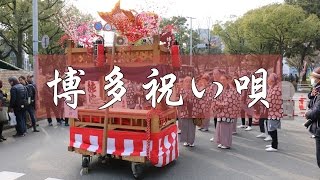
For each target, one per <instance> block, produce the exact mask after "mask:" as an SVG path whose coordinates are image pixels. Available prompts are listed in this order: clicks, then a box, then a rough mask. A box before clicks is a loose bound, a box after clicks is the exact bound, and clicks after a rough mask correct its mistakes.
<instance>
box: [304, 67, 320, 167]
mask: <svg viewBox="0 0 320 180" xmlns="http://www.w3.org/2000/svg"><path fill="white" fill-rule="evenodd" d="M310 80H311V85H312V87H313V90H312V92H311V93H310V95H311V96H310V97H309V98H310V103H309V105H308V107H309V110H308V111H307V112H306V114H305V117H306V119H307V122H306V123H305V124H304V126H305V127H306V128H309V131H310V132H311V133H312V134H314V135H315V140H316V157H317V163H318V167H319V168H320V128H319V127H320V120H319V116H320V68H316V69H315V70H314V71H313V72H312V73H311V75H310Z"/></svg>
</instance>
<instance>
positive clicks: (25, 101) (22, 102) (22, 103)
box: [16, 86, 31, 110]
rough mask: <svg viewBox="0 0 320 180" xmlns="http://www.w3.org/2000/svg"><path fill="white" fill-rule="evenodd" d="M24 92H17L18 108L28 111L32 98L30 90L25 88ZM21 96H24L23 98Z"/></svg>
mask: <svg viewBox="0 0 320 180" xmlns="http://www.w3.org/2000/svg"><path fill="white" fill-rule="evenodd" d="M23 88H24V91H23V92H19V90H18V89H16V90H17V108H18V109H20V110H22V109H26V108H27V107H28V106H29V105H30V104H31V97H30V95H29V93H28V89H27V88H26V87H25V86H23ZM21 95H23V97H21Z"/></svg>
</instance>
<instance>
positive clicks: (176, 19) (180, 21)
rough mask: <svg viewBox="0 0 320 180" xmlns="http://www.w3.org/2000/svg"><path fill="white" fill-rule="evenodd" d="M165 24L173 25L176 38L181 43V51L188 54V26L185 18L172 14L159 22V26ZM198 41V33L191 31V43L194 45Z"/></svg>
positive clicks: (161, 26)
mask: <svg viewBox="0 0 320 180" xmlns="http://www.w3.org/2000/svg"><path fill="white" fill-rule="evenodd" d="M167 25H173V26H174V28H175V31H176V36H175V37H176V40H177V41H178V42H179V44H180V45H181V50H182V53H184V54H188V53H189V52H190V48H189V47H190V38H189V37H190V28H189V27H188V24H187V18H185V17H181V16H173V17H171V18H163V19H162V21H161V22H160V28H161V29H162V28H163V27H165V26H167ZM199 42H200V37H199V34H198V33H197V32H196V31H195V30H193V31H192V44H193V46H195V45H196V44H198V43H199Z"/></svg>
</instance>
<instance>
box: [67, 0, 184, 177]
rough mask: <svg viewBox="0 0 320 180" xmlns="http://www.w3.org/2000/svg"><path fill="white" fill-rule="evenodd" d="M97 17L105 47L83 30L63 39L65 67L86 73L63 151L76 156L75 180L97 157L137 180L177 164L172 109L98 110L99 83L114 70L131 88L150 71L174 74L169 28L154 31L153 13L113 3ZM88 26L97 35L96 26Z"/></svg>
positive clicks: (103, 96) (102, 93)
mask: <svg viewBox="0 0 320 180" xmlns="http://www.w3.org/2000/svg"><path fill="white" fill-rule="evenodd" d="M99 15H100V17H101V18H102V19H103V20H104V21H105V23H107V24H106V26H105V29H108V30H110V31H114V32H115V35H114V41H113V44H112V45H111V46H106V45H105V44H104V43H105V42H106V41H108V39H105V38H104V37H103V36H101V35H97V33H93V32H91V31H88V29H89V28H90V27H88V26H84V27H80V29H79V26H78V27H77V30H78V31H81V35H84V34H86V36H85V37H79V35H74V36H76V37H77V38H72V34H74V31H69V32H70V33H69V34H68V35H67V36H65V37H63V38H65V39H64V40H66V41H67V46H66V49H65V52H66V56H67V66H72V67H75V68H78V69H79V68H81V69H83V70H85V72H86V76H84V77H82V81H86V82H85V84H86V96H87V98H86V102H85V103H84V104H83V106H81V107H78V108H77V113H76V114H77V118H72V119H71V120H70V143H69V146H68V150H69V151H71V152H75V153H78V154H81V155H82V169H81V171H80V173H81V175H83V174H86V173H88V170H89V165H90V162H91V159H92V157H94V156H97V157H98V158H99V160H102V161H105V160H108V159H120V160H124V161H129V162H131V169H132V173H133V176H134V177H135V178H140V177H141V175H142V170H143V167H144V165H145V164H147V163H151V164H152V165H153V166H156V167H163V166H166V165H168V164H169V163H170V162H172V161H175V160H176V159H177V158H178V156H179V149H178V133H177V126H176V118H177V115H176V109H175V108H170V107H167V106H165V105H164V103H163V102H161V103H159V104H157V106H156V108H151V107H150V106H144V105H143V106H142V107H141V108H135V109H129V108H125V101H124V100H123V101H121V102H120V105H119V106H112V107H109V108H106V109H103V110H98V107H100V106H101V105H103V104H104V103H106V102H107V101H108V98H109V97H107V96H106V94H105V93H106V91H105V90H104V89H103V87H104V85H105V81H104V77H105V75H107V74H108V73H110V72H111V70H112V68H113V67H114V66H118V67H120V68H121V72H122V73H123V75H124V79H126V80H128V81H132V82H135V83H137V84H138V83H147V82H149V81H150V79H147V77H148V76H149V75H150V74H151V68H157V69H158V70H159V77H160V76H161V75H166V74H167V73H170V72H176V71H178V70H179V68H180V66H181V62H180V59H179V47H178V46H177V45H175V43H174V36H173V35H172V34H173V33H172V27H170V26H168V27H165V28H163V29H162V30H159V18H160V17H158V15H157V14H155V13H150V12H142V13H137V12H135V11H132V10H130V11H129V10H123V9H121V8H120V2H118V3H117V4H116V6H115V7H114V8H113V10H112V11H111V12H99ZM94 26H95V27H96V29H97V28H98V29H99V27H101V24H100V23H98V24H97V23H96V24H94ZM85 32H89V33H85ZM78 34H79V33H78ZM79 41H80V42H82V43H81V44H82V46H81V47H79V46H77V44H78V45H79ZM91 42H93V44H90V43H91Z"/></svg>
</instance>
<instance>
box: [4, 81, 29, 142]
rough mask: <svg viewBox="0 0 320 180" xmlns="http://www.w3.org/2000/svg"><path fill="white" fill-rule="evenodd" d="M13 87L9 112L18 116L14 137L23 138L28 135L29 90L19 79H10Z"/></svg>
mask: <svg viewBox="0 0 320 180" xmlns="http://www.w3.org/2000/svg"><path fill="white" fill-rule="evenodd" d="M8 81H9V84H10V85H11V89H10V106H9V112H14V115H15V116H16V121H17V125H16V131H17V133H16V134H15V135H14V137H22V136H25V135H26V133H27V128H26V106H27V104H26V101H27V89H26V88H25V87H24V86H23V85H22V84H20V83H19V81H18V78H16V77H10V78H9V79H8Z"/></svg>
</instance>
